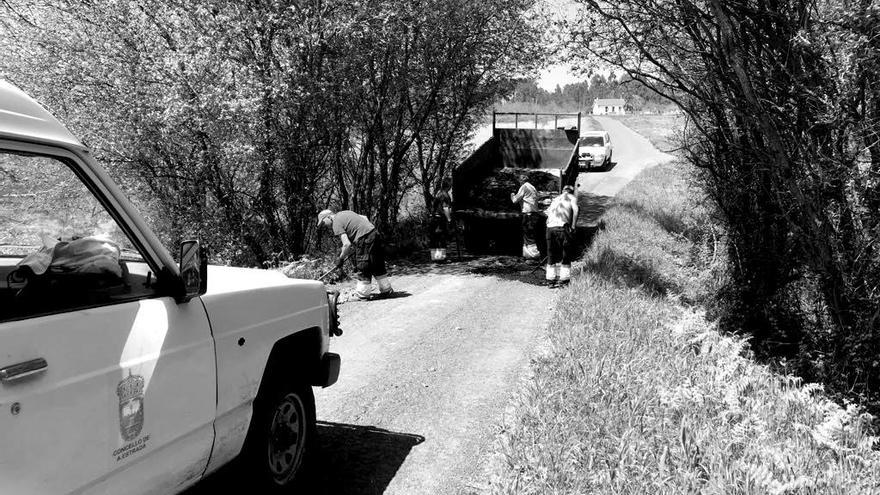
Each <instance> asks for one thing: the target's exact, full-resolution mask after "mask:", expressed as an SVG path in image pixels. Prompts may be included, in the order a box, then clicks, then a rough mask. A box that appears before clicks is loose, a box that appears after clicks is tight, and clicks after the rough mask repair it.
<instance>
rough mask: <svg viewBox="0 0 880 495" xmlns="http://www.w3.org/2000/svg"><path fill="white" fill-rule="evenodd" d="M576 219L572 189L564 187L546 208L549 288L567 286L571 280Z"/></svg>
mask: <svg viewBox="0 0 880 495" xmlns="http://www.w3.org/2000/svg"><path fill="white" fill-rule="evenodd" d="M577 217H578V205H577V198H576V197H575V195H574V187H572V186H565V187H564V188H562V194H560V195H559V196H557V197H555V198H553V201H551V202H550V206H548V207H547V274H546V279H547V282H549V283H550V286H551V287H559V286H563V285H567V284H568V283H569V281H570V280H571V261H572V258H573V257H574V245H573V244H574V243H573V242H572V238H573V237H574V224H575V221H576V220H577Z"/></svg>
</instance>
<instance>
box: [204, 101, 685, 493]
mask: <svg viewBox="0 0 880 495" xmlns="http://www.w3.org/2000/svg"><path fill="white" fill-rule="evenodd" d="M597 120H598V121H599V122H600V123H601V124H602V125H603V126H604V127H605V128H606V129H607V130H608V131H609V132H610V133H611V136H612V140H613V142H614V154H613V159H614V161H615V162H616V163H614V164H613V165H612V167H611V168H610V170H608V171H604V172H589V173H584V174H581V175H580V177H579V179H578V187H579V189H580V191H581V193H582V195H583V196H584V197H585V198H586V199H585V202H584V204H582V207H593V206H595V208H594V210H595V211H592V213H591V216H589V218H587V221H589V222H595V221H597V220H598V215H600V214H601V211H604V205H605V204H607V199H608V198H610V197H611V196H613V195H614V194H616V193H617V191H619V190H620V189H621V188H622V187H623V186H624V185H626V183H628V182H629V181H630V180H632V178H633V177H635V176H636V175H637V174H638V172H640V171H641V170H643V169H644V168H646V167H648V166H652V165H655V164H657V163H660V162H661V161H664V160H666V159H668V155H664V154H663V153H660V152H659V151H657V150H656V149H654V147H653V146H651V144H650V142H648V141H647V140H646V139H645V138H643V137H641V136H639V135H638V134H636V133H635V132H633V131H631V130H630V129H628V128H627V127H625V126H624V125H622V124H620V123H619V122H617V121H615V120H613V119H608V118H602V117H598V118H597ZM594 203H595V204H594ZM582 218H583V216H582ZM541 277H542V270H540V269H538V270H536V271H532V268H531V267H530V266H527V265H524V264H522V263H519V262H512V261H511V260H509V259H508V260H504V259H500V258H497V259H477V260H471V261H470V262H460V263H456V262H453V263H450V264H448V265H442V266H436V267H434V266H431V265H429V264H425V265H411V266H408V267H398V269H397V270H394V272H393V274H392V278H391V280H392V283H393V285H394V288H395V290H396V291H399V292H400V294H399V297H397V298H393V299H387V300H378V301H370V302H360V301H347V302H345V303H343V304H342V305H341V306H340V314H341V323H342V328H343V330H344V332H345V333H344V334H343V335H342V336H341V337H338V338H334V339H333V340H332V342H331V350H332V351H333V352H337V353H339V354H340V355H341V356H342V371H341V374H340V378H339V381H338V382H337V383H336V384H335V385H334V386H332V387H330V388H327V389H323V390H316V394H315V395H316V404H317V411H318V420H319V425H318V433H319V442H318V443H319V451H318V453H317V459H316V460H317V462H315V463H313V465H312V466H313V467H314V469H313V473H312V479H311V483H310V484H311V487H312V488H311V491H310V492H309V493H319V494H320V493H326V494H380V493H385V494H456V493H479V492H480V491H481V488H482V487H483V486H484V480H482V479H481V478H480V476H481V473H482V472H483V468H484V464H485V461H486V458H485V454H486V452H487V450H488V449H489V448H490V447H491V446H492V442H493V440H494V439H495V436H496V434H497V433H498V428H499V425H500V424H501V421H502V415H503V412H504V409H505V406H506V405H507V404H508V403H509V401H510V399H511V397H512V395H513V394H514V393H516V391H517V388H518V387H519V385H520V384H521V380H522V378H523V376H524V374H525V373H526V372H527V370H528V363H529V356H530V355H532V354H533V352H535V350H536V347H537V346H539V345H540V343H541V338H542V335H543V330H544V329H545V328H546V325H547V323H548V322H549V319H550V316H551V314H552V310H553V306H554V298H555V294H554V292H553V291H552V290H550V289H548V288H546V287H542V286H540V285H539V284H540V281H541ZM348 290H350V289H348ZM233 487H235V488H233ZM239 487H240V488H241V489H239ZM220 492H223V493H253V492H251V491H249V490H247V482H246V480H240V479H235V474H234V473H233V472H231V471H229V470H227V471H221V472H220V473H218V475H215V476H212V477H211V478H209V479H208V480H206V481H205V482H203V483H201V484H200V485H199V486H197V487H195V488H194V489H192V490H190V492H188V495H202V494H208V493H211V494H214V493H220Z"/></svg>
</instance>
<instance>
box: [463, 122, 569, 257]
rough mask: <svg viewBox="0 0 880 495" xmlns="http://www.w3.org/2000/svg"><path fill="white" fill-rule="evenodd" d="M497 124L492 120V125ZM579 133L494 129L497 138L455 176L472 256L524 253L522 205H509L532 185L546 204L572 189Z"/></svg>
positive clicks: (487, 144) (550, 130)
mask: <svg viewBox="0 0 880 495" xmlns="http://www.w3.org/2000/svg"><path fill="white" fill-rule="evenodd" d="M495 115H502V114H495ZM518 115H522V114H518ZM528 115H530V116H534V115H535V114H528ZM550 115H553V116H555V117H556V119H557V120H558V117H559V116H560V115H564V116H566V117H570V116H573V115H574V116H577V117H578V122H580V115H579V114H550ZM494 122H495V117H494V116H493V126H494ZM579 134H580V130H579V126H578V127H574V128H569V129H561V128H560V129H538V128H536V129H518V128H499V127H493V132H492V137H491V138H490V139H489V140H488V141H486V142H485V143H483V144H482V145H481V146H480V147H479V148H477V150H476V151H474V153H473V154H472V155H471V156H470V157H468V158H467V159H466V160H465V161H464V162H462V163H461V165H459V166H458V167H457V168H456V169H455V170H454V171H453V197H454V198H455V214H456V217H457V218H459V219H460V220H461V221H462V223H463V224H464V227H465V232H464V233H465V244H466V246H467V248H468V250H469V251H471V252H496V253H498V252H500V253H511V254H513V253H517V252H520V250H521V245H522V242H521V238H522V232H521V228H520V225H519V222H520V206H519V205H516V204H513V203H512V202H511V201H510V194H511V193H515V192H516V191H517V190H518V189H519V187H520V185H522V183H523V182H524V181H526V180H528V181H529V182H530V183H531V184H532V185H533V186H535V189H537V190H538V196H539V204H541V203H542V202H546V200H548V199H550V198H552V197H553V196H555V195H557V194H559V192H560V191H561V190H562V187H563V186H565V185H573V184H574V182H575V180H576V179H577V173H578V164H577V150H578V138H579ZM542 207H543V206H542Z"/></svg>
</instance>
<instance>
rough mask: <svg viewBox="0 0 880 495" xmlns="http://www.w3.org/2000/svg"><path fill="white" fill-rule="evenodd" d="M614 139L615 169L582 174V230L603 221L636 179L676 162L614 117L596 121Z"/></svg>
mask: <svg viewBox="0 0 880 495" xmlns="http://www.w3.org/2000/svg"><path fill="white" fill-rule="evenodd" d="M593 118H594V119H596V120H597V121H598V122H599V124H601V125H602V127H603V128H604V129H605V130H606V131H608V133H609V134H610V135H611V142H612V143H613V145H614V151H613V152H612V159H611V165H610V166H609V167H608V168H607V169H605V170H597V171H590V172H586V173H582V174H580V175H579V176H578V179H577V189H578V205H579V206H580V209H581V214H580V216H579V218H578V226H579V227H592V226H594V225H596V223H597V222H598V221H599V219H600V218H601V216H602V214H603V213H604V212H605V209H606V208H607V207H608V204H609V203H610V202H611V200H612V198H613V197H614V195H616V194H617V192H618V191H620V190H621V189H623V187H624V186H626V185H627V184H629V182H630V181H631V180H633V178H635V176H636V175H638V174H639V172H641V171H642V170H645V169H646V168H648V167H653V166H654V165H658V164H660V163H664V162H666V161H669V160H671V159H672V155H669V154H666V153H663V152H661V151H659V150H658V149H657V148H655V147H654V145H653V144H651V142H650V141H648V139H646V138H645V137H643V136H642V135H640V134H638V133H637V132H635V131H633V130H632V129H630V128H629V127H627V126H625V125H623V124H621V123H620V122H619V121H617V120H615V119H613V118H610V117H598V116H596V117H593Z"/></svg>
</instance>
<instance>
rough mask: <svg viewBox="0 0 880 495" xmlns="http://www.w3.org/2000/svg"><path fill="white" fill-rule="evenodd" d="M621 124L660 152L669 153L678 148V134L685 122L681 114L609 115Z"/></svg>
mask: <svg viewBox="0 0 880 495" xmlns="http://www.w3.org/2000/svg"><path fill="white" fill-rule="evenodd" d="M609 117H610V118H613V119H615V120H619V121H620V122H621V123H622V124H624V125H626V126H627V127H629V128H630V129H632V130H634V131H636V132H638V133H639V134H641V135H642V136H645V137H646V138H648V139H650V140H651V142H652V143H654V146H656V147H657V149H658V150H660V151H666V152H670V151H671V150H674V149H675V148H677V147H678V144H677V139H678V137H679V136H678V133H679V131H680V130H681V129H682V127H683V123H684V120H685V117H684V115H681V114H664V115H641V114H638V115H611V116H609Z"/></svg>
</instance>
